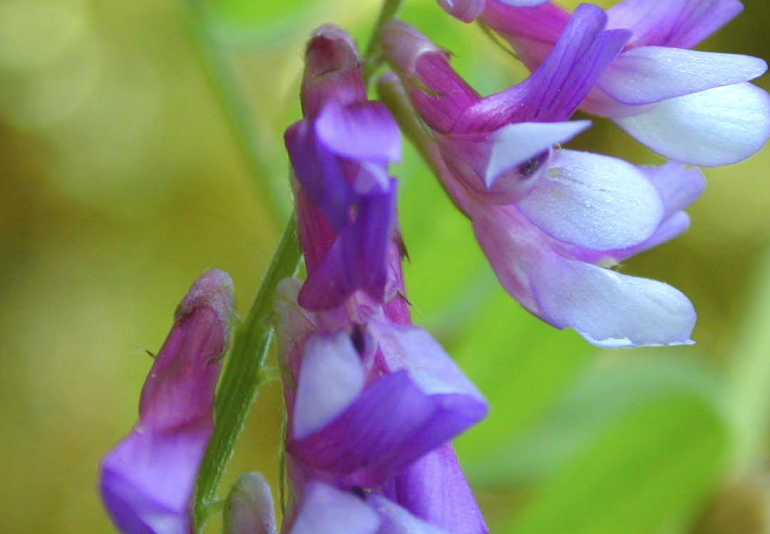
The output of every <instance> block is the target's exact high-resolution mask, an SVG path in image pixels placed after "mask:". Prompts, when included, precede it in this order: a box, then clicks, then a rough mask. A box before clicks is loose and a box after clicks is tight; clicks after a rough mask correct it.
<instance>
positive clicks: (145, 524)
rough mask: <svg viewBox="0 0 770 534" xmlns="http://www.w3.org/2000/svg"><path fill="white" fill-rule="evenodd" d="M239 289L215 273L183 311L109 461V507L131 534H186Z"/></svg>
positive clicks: (198, 285) (104, 483)
mask: <svg viewBox="0 0 770 534" xmlns="http://www.w3.org/2000/svg"><path fill="white" fill-rule="evenodd" d="M232 292H233V283H232V280H231V279H230V277H229V276H228V275H227V273H225V272H223V271H218V270H211V271H207V272H206V273H204V274H203V275H202V276H201V277H200V278H198V280H197V281H196V282H195V284H193V286H192V288H191V289H190V291H189V292H188V294H187V296H186V297H185V299H184V300H183V301H182V303H181V304H180V305H179V307H178V308H177V311H176V314H175V322H174V326H173V328H172V329H171V332H170V333H169V336H168V338H167V339H166V342H165V343H164V344H163V347H162V348H161V350H160V351H159V353H158V355H157V357H156V359H155V363H154V364H153V366H152V369H151V371H150V374H149V376H148V377H147V381H146V382H145V384H144V388H143V390H142V398H141V403H140V408H139V422H138V423H137V425H136V427H135V428H134V429H133V431H132V432H131V433H130V434H129V435H128V436H127V437H126V438H125V439H124V440H123V441H121V442H120V443H119V444H118V445H117V446H116V447H115V448H114V449H113V450H112V451H111V452H110V453H109V454H108V455H107V456H106V458H105V459H104V461H103V462H102V470H101V480H100V489H101V493H102V498H103V500H104V504H105V507H106V508H107V510H108V511H109V513H110V515H111V517H112V519H113V521H114V522H115V524H116V526H117V527H118V528H120V529H121V530H122V531H123V532H124V533H125V534H165V533H167V532H179V533H183V534H186V533H187V532H188V531H189V530H190V528H191V507H192V499H193V493H194V486H195V480H196V477H197V474H198V468H199V466H200V462H201V460H202V459H203V454H204V453H205V451H206V447H207V445H208V441H209V438H210V436H211V432H212V430H213V427H214V421H213V409H214V390H215V388H216V384H217V379H218V377H219V371H220V366H221V363H220V358H221V356H222V355H223V353H224V352H225V350H226V348H227V345H228V343H229V335H230V334H229V332H230V327H229V323H230V316H231V314H232V306H233V296H232Z"/></svg>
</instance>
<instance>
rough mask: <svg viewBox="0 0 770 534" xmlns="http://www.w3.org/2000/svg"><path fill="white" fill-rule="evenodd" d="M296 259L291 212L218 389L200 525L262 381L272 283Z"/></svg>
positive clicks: (199, 502)
mask: <svg viewBox="0 0 770 534" xmlns="http://www.w3.org/2000/svg"><path fill="white" fill-rule="evenodd" d="M299 259H300V251H299V245H298V242H297V222H296V217H295V216H292V217H291V218H290V220H289V224H288V225H287V227H286V230H285V231H284V233H283V236H282V237H281V241H280V243H279V245H278V250H277V251H276V253H275V256H273V261H272V263H271V264H270V268H269V269H268V271H267V274H266V275H265V278H264V279H263V280H262V285H261V286H260V288H259V292H258V293H257V296H256V298H255V299H254V303H253V304H252V306H251V311H249V315H248V317H247V318H246V321H244V323H243V324H242V325H241V326H240V328H239V329H238V331H237V333H236V336H235V340H234V341H233V346H232V349H231V350H230V355H229V356H228V360H227V361H228V363H227V367H226V368H225V371H224V374H223V376H222V380H221V382H220V384H219V389H218V390H217V400H216V412H215V414H216V426H215V428H214V434H213V435H212V437H211V442H210V443H209V447H208V450H207V451H206V456H205V457H204V459H203V464H202V466H201V471H200V473H199V475H198V486H197V491H196V505H195V517H196V520H197V525H198V528H199V529H201V528H202V527H203V523H204V522H205V520H206V517H207V510H208V506H209V505H210V504H211V503H212V502H214V501H215V499H216V491H217V487H218V486H219V482H220V480H221V478H222V474H223V472H224V469H225V465H226V464H227V462H228V460H229V459H230V456H232V453H233V447H234V445H235V440H236V439H237V437H238V435H239V434H240V433H241V430H242V429H243V425H244V423H245V420H246V414H247V413H248V411H249V408H250V406H251V404H252V402H253V401H254V398H255V397H256V394H257V388H258V387H259V385H260V384H261V383H262V379H263V375H262V372H261V370H262V367H263V365H264V363H265V358H266V357H267V353H268V349H269V348H270V344H271V342H272V339H273V328H272V325H271V324H270V315H271V314H272V309H273V297H274V294H275V287H276V285H277V284H278V282H280V281H281V280H282V279H284V278H287V277H290V276H293V275H294V274H295V272H296V270H297V265H298V264H299Z"/></svg>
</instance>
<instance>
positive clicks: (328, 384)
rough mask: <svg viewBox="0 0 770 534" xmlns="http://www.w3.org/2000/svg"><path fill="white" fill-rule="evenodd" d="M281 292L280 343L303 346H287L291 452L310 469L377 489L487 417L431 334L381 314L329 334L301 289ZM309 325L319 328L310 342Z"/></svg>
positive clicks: (286, 285)
mask: <svg viewBox="0 0 770 534" xmlns="http://www.w3.org/2000/svg"><path fill="white" fill-rule="evenodd" d="M280 291H281V295H282V298H281V301H280V303H279V304H278V306H277V310H278V313H279V315H280V319H279V323H280V324H282V325H284V326H282V327H281V328H280V329H279V335H281V336H283V335H285V333H287V332H292V333H293V334H294V335H295V336H296V338H295V339H297V340H298V344H297V342H294V343H292V341H291V340H286V339H281V340H280V343H281V344H282V345H283V346H284V349H283V351H284V353H285V354H287V356H286V357H288V358H289V361H286V362H285V363H286V367H287V368H288V369H290V373H291V375H292V376H291V377H290V383H292V384H295V385H296V388H295V390H294V391H291V393H289V394H287V404H288V405H289V413H290V425H289V431H288V443H287V450H288V451H289V453H290V454H291V455H292V457H293V458H294V459H295V460H296V461H297V462H299V463H301V464H302V465H303V466H305V467H307V468H309V469H311V470H314V471H317V472H321V473H326V474H327V475H330V476H332V477H333V478H334V480H336V481H337V483H341V484H344V485H346V486H351V487H366V488H371V487H377V486H379V485H381V484H383V483H384V482H386V481H387V480H389V479H392V477H393V476H395V475H397V474H399V473H400V472H402V471H403V470H404V469H405V468H406V467H408V466H409V465H410V464H412V463H414V462H415V461H416V460H418V459H419V458H420V457H422V456H424V455H425V454H426V453H428V452H430V451H432V450H434V449H436V448H438V447H440V446H441V445H443V444H445V443H447V442H448V441H449V440H451V439H452V438H454V437H455V436H457V435H458V434H460V433H461V432H463V431H464V430H466V429H467V428H468V427H470V426H471V425H473V424H475V423H476V422H478V421H480V420H481V419H482V418H483V417H484V416H485V415H486V412H487V404H486V401H485V400H484V398H483V397H482V395H481V393H480V392H479V391H478V390H477V389H476V388H475V387H474V386H473V384H471V382H470V381H469V380H468V379H467V378H466V377H465V376H464V375H463V374H462V372H461V371H460V370H459V368H458V367H457V366H456V365H455V364H454V362H453V361H452V359H451V358H450V357H449V356H448V355H447V354H446V353H445V352H444V350H443V349H442V348H441V346H440V345H439V344H438V343H437V342H436V341H435V340H434V339H433V338H432V337H431V336H430V335H429V334H428V333H427V332H425V331H424V330H422V329H420V328H417V327H414V326H411V325H403V324H396V323H393V322H392V321H390V320H389V319H388V318H387V317H386V316H385V315H384V313H382V312H381V311H380V312H379V317H377V318H375V317H372V318H370V319H369V320H368V321H367V322H366V323H365V324H362V325H361V324H359V325H355V324H351V326H350V327H349V328H348V329H346V330H339V331H331V332H327V331H325V329H324V327H323V326H322V324H323V320H324V318H323V317H315V316H313V315H310V314H309V313H307V312H303V311H302V310H300V309H299V307H297V306H296V304H295V297H294V295H295V294H296V293H297V284H296V283H294V282H291V281H285V282H282V285H281V288H280ZM303 322H304V323H305V324H308V325H312V326H310V327H307V328H306V329H305V331H304V332H303V331H302V328H303V327H302V326H299V324H300V323H303ZM286 325H294V326H286ZM295 345H296V346H295Z"/></svg>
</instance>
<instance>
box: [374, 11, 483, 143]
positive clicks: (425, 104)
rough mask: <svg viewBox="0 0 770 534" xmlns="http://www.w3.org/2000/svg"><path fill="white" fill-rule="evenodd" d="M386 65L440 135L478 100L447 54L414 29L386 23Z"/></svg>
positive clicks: (384, 48)
mask: <svg viewBox="0 0 770 534" xmlns="http://www.w3.org/2000/svg"><path fill="white" fill-rule="evenodd" d="M382 46H383V51H384V52H385V55H386V56H387V57H388V61H389V62H390V64H391V65H392V66H393V68H394V69H395V70H396V71H397V72H398V74H399V76H400V77H401V79H402V80H403V82H404V84H405V85H406V87H407V88H408V89H409V96H410V97H411V99H412V102H413V103H414V106H415V108H416V109H417V111H418V113H419V114H420V117H421V118H422V119H423V120H424V121H425V122H427V123H428V125H429V126H430V127H431V128H433V129H435V130H438V131H440V132H448V131H449V130H450V129H451V127H452V124H453V123H454V121H455V120H456V118H457V117H458V116H459V115H460V114H461V113H462V112H463V111H464V110H465V109H466V108H467V107H468V106H470V105H471V104H473V103H474V102H477V101H478V100H479V99H480V97H479V95H478V93H476V91H475V90H474V89H473V88H472V87H470V86H469V85H468V84H467V83H465V81H464V80H463V79H462V77H460V76H459V75H458V74H457V73H456V72H454V71H453V70H452V67H451V66H450V65H449V58H448V54H447V53H446V52H445V51H444V50H442V49H441V48H439V47H438V46H436V45H435V44H433V43H432V42H431V41H430V39H428V38H427V37H425V36H424V35H423V34H422V33H420V32H419V30H417V29H416V28H414V27H413V26H411V25H409V24H407V23H405V22H402V21H392V22H389V23H388V24H387V25H386V26H385V28H384V29H383V33H382Z"/></svg>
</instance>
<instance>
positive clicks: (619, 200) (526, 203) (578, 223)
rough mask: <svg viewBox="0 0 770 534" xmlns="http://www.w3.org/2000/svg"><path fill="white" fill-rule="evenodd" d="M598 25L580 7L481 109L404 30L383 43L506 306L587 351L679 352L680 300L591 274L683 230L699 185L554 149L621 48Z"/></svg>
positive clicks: (683, 312) (673, 168) (672, 174)
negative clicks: (569, 335) (527, 67)
mask: <svg viewBox="0 0 770 534" xmlns="http://www.w3.org/2000/svg"><path fill="white" fill-rule="evenodd" d="M547 5H548V4H547ZM605 22H606V15H605V14H604V12H603V11H602V10H601V9H599V8H598V7H596V6H590V5H583V6H581V7H579V8H578V10H577V11H576V13H575V15H574V16H573V17H572V19H571V20H570V22H569V24H568V26H567V28H566V29H565V30H564V31H563V32H562V35H561V37H560V39H559V41H558V42H557V44H556V46H555V47H553V51H552V53H551V54H550V55H549V56H548V57H547V58H546V60H545V61H544V62H543V63H542V65H541V66H540V67H539V68H538V69H537V70H536V71H535V72H534V73H533V75H532V76H531V77H530V78H529V79H527V80H525V81H524V82H523V83H521V84H519V85H516V86H514V87H511V88H510V89H508V90H505V91H503V92H501V93H497V94H495V95H492V96H489V97H486V98H481V97H480V96H479V95H478V94H477V93H476V92H475V91H474V90H473V89H472V88H471V87H469V86H468V85H467V84H466V83H465V82H464V81H463V80H462V79H461V78H460V77H459V76H458V75H457V74H456V73H455V72H454V71H452V69H451V67H450V66H449V62H448V57H447V54H446V53H445V52H444V51H442V50H441V49H439V48H438V47H436V46H435V45H433V44H432V43H431V42H430V41H428V40H427V38H425V37H424V36H422V35H421V34H419V32H417V30H415V29H414V28H412V27H410V26H408V25H406V24H404V23H400V22H394V23H391V24H390V25H389V26H388V27H387V28H386V29H385V32H384V34H383V42H384V49H385V52H386V54H387V55H388V57H389V60H390V61H391V63H392V64H393V65H394V67H395V68H396V70H397V71H398V72H399V74H400V76H401V78H402V80H403V81H404V83H405V84H406V85H407V90H408V95H409V97H410V99H411V100H412V102H413V104H414V106H415V108H416V110H417V112H418V113H419V115H420V117H421V118H422V119H423V120H424V121H425V122H426V123H427V124H428V126H429V127H430V128H431V130H432V133H433V139H434V141H435V146H434V149H433V150H434V152H435V159H436V161H435V162H434V163H435V165H436V166H437V167H438V170H439V174H440V178H441V179H442V182H443V183H444V185H445V187H446V188H447V190H448V191H449V192H450V194H451V195H452V197H453V199H454V201H455V202H456V203H457V205H458V206H459V207H460V208H461V209H462V210H463V211H464V212H465V213H466V215H468V216H469V217H470V218H471V219H472V221H473V227H474V230H475V232H476V236H477V238H478V240H479V243H480V244H481V246H482V248H483V249H484V251H485V253H486V255H487V257H488V258H489V260H490V263H491V264H492V267H493V268H494V270H495V272H496V274H497V277H498V279H499V280H500V282H501V284H502V285H503V286H504V287H505V289H506V290H507V291H508V292H509V293H510V294H511V295H512V296H514V297H515V298H516V299H517V300H518V301H519V302H520V303H521V304H522V305H523V306H525V307H526V308H527V309H528V310H529V311H531V312H532V313H534V314H535V315H537V316H538V317H540V318H542V319H543V320H545V321H547V322H549V323H550V324H552V325H554V326H556V327H558V328H566V327H571V328H574V329H575V330H577V331H578V332H580V333H581V334H582V335H583V336H584V337H585V338H586V339H587V340H589V341H590V342H592V343H594V344H596V345H599V346H606V347H625V346H638V345H672V344H681V343H690V334H691V331H692V328H693V326H694V324H695V312H694V309H693V307H692V305H691V303H690V302H689V300H688V299H687V298H686V297H685V296H684V295H683V294H681V293H680V292H679V291H677V290H676V289H674V288H672V287H670V286H668V285H666V284H662V283H660V282H656V281H652V280H646V279H640V278H635V277H631V276H625V275H621V274H619V273H617V272H615V271H612V270H609V269H606V268H603V267H600V266H599V264H601V265H604V266H607V265H614V264H616V263H617V262H618V261H621V260H623V259H625V258H628V257H630V256H631V255H633V254H635V253H638V252H641V251H642V250H646V249H647V248H650V247H651V246H654V245H656V244H659V243H661V242H663V241H665V240H667V239H671V238H672V237H674V236H676V235H678V234H679V233H681V232H682V231H684V230H685V229H686V227H687V222H688V219H687V216H686V215H684V214H683V213H681V211H682V209H684V208H685V207H686V206H687V205H689V204H690V203H691V202H692V201H694V200H695V199H696V198H697V197H698V195H699V194H700V193H701V192H702V190H703V181H702V175H701V174H700V172H699V171H697V170H687V169H685V168H683V167H682V166H681V165H676V164H671V165H668V166H665V167H663V168H661V169H652V170H651V169H644V168H637V167H634V166H632V165H630V164H628V163H626V162H624V161H621V160H618V159H615V158H610V157H606V156H600V155H596V154H589V153H584V152H575V151H570V150H562V149H558V150H555V149H554V148H553V145H555V144H557V143H561V142H565V141H567V140H569V139H570V138H571V137H573V136H574V135H576V134H577V133H579V132H580V131H582V130H583V129H585V128H586V127H587V123H586V122H584V121H579V122H564V121H566V120H567V119H569V117H570V116H571V114H572V113H573V112H574V111H575V109H576V108H577V106H578V105H579V104H580V102H582V101H583V99H584V98H585V96H586V95H587V94H588V93H589V92H590V91H591V88H592V87H593V86H594V84H595V81H596V79H598V78H599V77H600V76H601V75H602V72H603V71H604V69H605V68H606V67H607V66H608V65H609V64H610V63H611V62H612V61H613V59H614V58H615V57H616V55H617V53H618V52H619V51H620V50H621V49H622V47H623V46H624V44H625V42H626V41H627V40H628V38H629V37H630V33H629V32H627V31H625V30H604V29H603V28H604V26H605ZM383 83H398V82H397V81H396V82H394V80H393V78H386V79H385V80H384V82H383ZM660 177H665V178H666V179H667V180H668V181H669V182H670V183H669V184H661V183H660V182H662V180H659V179H657V178H660Z"/></svg>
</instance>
